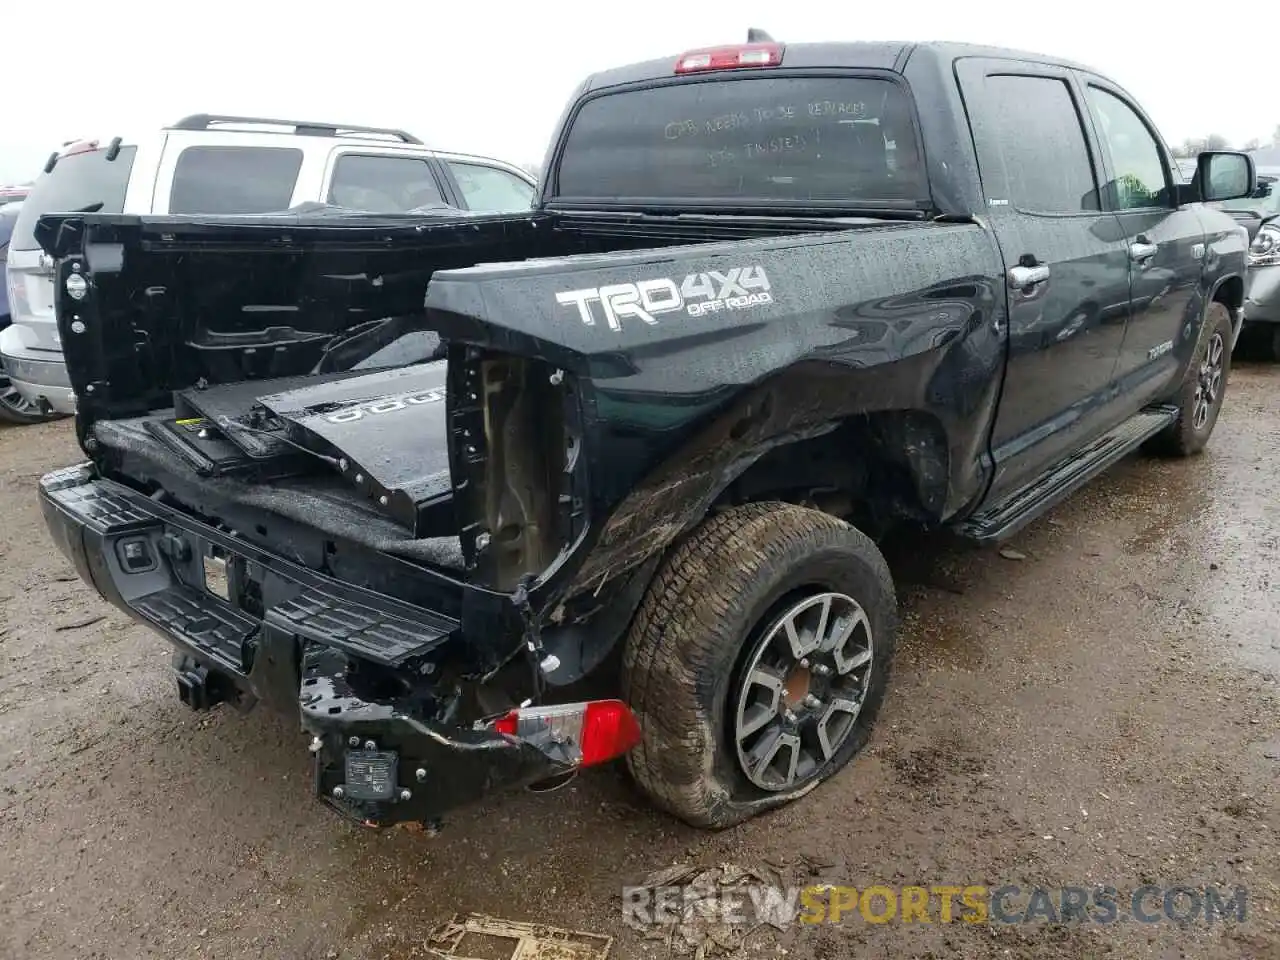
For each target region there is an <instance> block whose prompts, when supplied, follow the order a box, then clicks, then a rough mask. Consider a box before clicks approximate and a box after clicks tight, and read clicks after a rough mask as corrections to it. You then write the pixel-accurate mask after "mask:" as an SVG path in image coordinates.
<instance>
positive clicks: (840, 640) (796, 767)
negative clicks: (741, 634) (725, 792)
mask: <svg viewBox="0 0 1280 960" xmlns="http://www.w3.org/2000/svg"><path fill="white" fill-rule="evenodd" d="M872 657H873V643H872V636H871V623H870V621H869V620H868V618H867V614H866V611H864V610H863V609H862V606H861V605H860V604H859V603H858V602H857V601H856V600H854V599H853V598H852V597H850V596H847V595H846V594H843V593H818V594H813V595H810V596H808V597H806V598H805V599H803V600H800V601H798V602H796V603H794V604H792V605H791V606H789V607H788V608H787V609H785V610H784V611H783V612H782V613H781V615H780V616H778V617H777V618H776V619H775V620H773V621H772V623H771V624H770V626H769V627H768V629H767V630H765V632H764V634H763V636H762V638H761V639H760V641H759V642H758V643H757V644H756V646H755V648H754V649H753V650H752V651H751V654H750V656H749V658H748V660H747V664H746V668H745V670H744V671H743V674H742V677H743V679H742V683H741V685H740V687H739V690H738V696H737V700H736V702H735V705H734V718H735V719H734V730H733V735H734V741H735V743H736V745H737V754H738V764H739V766H740V767H741V769H742V772H743V773H744V774H745V775H746V777H747V779H748V780H750V781H751V782H752V783H753V784H755V785H756V786H757V787H759V788H760V789H762V790H768V791H774V792H776V791H782V790H794V789H796V788H798V787H801V786H803V785H805V784H806V783H808V782H809V781H811V780H813V779H814V778H815V777H817V776H818V774H819V773H820V772H821V771H822V769H823V768H824V767H825V766H826V764H827V763H828V762H829V761H830V760H831V759H832V758H833V757H835V756H836V754H837V753H838V752H839V750H840V748H841V746H842V745H843V744H844V743H845V741H846V740H847V739H848V737H849V735H850V734H851V733H852V732H853V729H854V725H855V723H856V722H857V719H858V714H859V712H860V711H861V710H862V705H863V702H864V701H865V699H866V696H867V688H868V686H869V685H870V682H871V665H872Z"/></svg>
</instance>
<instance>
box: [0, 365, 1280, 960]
mask: <svg viewBox="0 0 1280 960" xmlns="http://www.w3.org/2000/svg"><path fill="white" fill-rule="evenodd" d="M77 459H78V450H77V449H76V447H75V444H74V440H73V436H72V429H71V424H70V423H67V422H61V423H54V424H49V425H45V426H40V427H35V428H24V429H0V518H2V521H0V558H2V559H0V957H12V958H19V957H22V958H37V957H58V958H63V957H77V958H108V957H109V958H117V957H118V958H141V957H166V958H168V957H220V958H248V957H263V958H272V960H294V958H297V960H304V958H305V960H313V958H338V957H341V958H383V957H387V958H404V957H413V956H422V955H424V952H425V951H424V941H425V938H426V937H427V935H428V933H429V932H430V931H431V930H432V929H433V928H435V927H436V925H437V924H439V923H440V922H441V921H443V920H446V919H447V918H448V917H449V916H450V915H452V914H453V913H455V912H458V911H461V912H467V911H482V912H486V913H489V914H492V915H496V916H500V917H503V918H507V919H512V920H538V921H543V922H547V923H552V924H558V925H561V926H565V927H570V928H576V929H584V930H591V931H596V932H602V933H608V934H612V935H614V936H615V937H616V938H617V939H616V941H615V943H614V947H613V954H612V955H613V956H620V957H633V956H635V957H650V956H652V957H658V956H663V955H665V954H666V953H667V951H668V947H667V946H666V945H665V944H664V943H662V942H661V941H658V940H651V939H646V938H644V937H642V936H641V935H639V934H638V933H636V932H634V931H631V930H629V929H626V928H625V927H624V926H623V924H622V922H621V902H620V894H619V891H620V888H621V887H622V886H623V885H625V884H634V883H637V882H639V881H640V880H641V878H643V877H644V876H646V875H647V874H648V873H650V872H651V871H654V870H657V869H660V868H664V867H668V866H670V865H672V864H678V863H689V864H699V865H706V866H715V865H718V864H722V863H734V864H739V865H744V866H751V865H758V864H761V863H767V864H771V865H772V866H773V867H775V868H776V869H778V870H779V871H781V873H782V875H783V877H784V879H786V880H791V881H798V882H805V883H808V882H816V883H821V882H829V883H837V884H838V883H849V884H853V885H856V886H859V887H863V886H866V885H869V884H872V883H884V884H889V885H895V884H911V883H923V884H926V885H930V884H939V883H950V884H958V885H965V884H988V885H991V886H998V885H1000V884H1002V883H1012V884H1027V885H1030V884H1042V885H1046V886H1062V885H1082V886H1091V885H1094V884H1099V883H1102V884H1110V885H1112V886H1114V887H1116V888H1118V889H1120V890H1122V891H1124V890H1130V889H1133V888H1135V887H1138V886H1140V885H1141V884H1144V883H1157V884H1166V885H1168V884H1188V885H1191V886H1204V885H1206V884H1217V885H1220V886H1225V887H1228V888H1234V887H1235V886H1236V885H1243V886H1245V887H1247V888H1248V916H1247V919H1246V920H1245V922H1244V923H1222V922H1218V923H1214V924H1206V923H1204V922H1193V923H1191V924H1188V925H1181V926H1180V925H1178V924H1175V923H1171V922H1165V923H1158V924H1153V925H1143V924H1132V923H1130V924H1116V925H1100V924H1085V925H1055V924H1050V923H1044V922H1037V923H1035V924H1031V925H1026V926H1000V925H990V924H975V925H969V924H949V925H948V924H939V923H933V924H929V925H923V924H919V923H914V924H908V925H903V924H900V923H890V924H884V925H872V924H868V923H866V922H864V921H862V920H860V919H857V918H856V917H855V918H853V919H846V920H845V921H844V922H842V923H841V924H840V925H838V926H827V927H820V928H805V929H792V930H789V931H786V932H778V931H774V930H772V929H770V928H766V929H764V930H759V931H757V932H756V933H754V934H753V935H752V936H751V937H750V938H749V939H748V940H747V941H746V942H745V944H744V945H743V946H742V947H741V948H740V950H739V953H740V955H743V956H752V957H770V956H782V955H783V954H784V953H787V954H789V955H790V956H792V957H824V958H827V957H829V958H836V957H854V956H857V957H877V958H879V957H950V956H959V957H971V958H984V957H991V958H1008V957H1015V958H1018V957H1028V958H1066V957H1102V956H1107V957H1115V958H1130V957H1135V958H1136V957H1162V958H1163V957H1194V958H1249V960H1257V958H1264V957H1280V895H1278V894H1280V890H1278V886H1277V885H1278V884H1280V803H1278V802H1277V796H1276V786H1277V777H1278V776H1280V709H1278V705H1277V699H1278V694H1280V684H1278V683H1277V677H1278V675H1280V546H1278V543H1280V499H1278V497H1277V491H1278V490H1280V366H1275V365H1266V364H1241V365H1239V366H1237V368H1236V370H1235V371H1234V373H1233V376H1232V380H1231V386H1230V391H1229V393H1228V400H1227V406H1226V409H1225V411H1224V414H1223V417H1222V419H1221V421H1220V422H1219V424H1218V427H1217V433H1216V434H1215V436H1214V438H1213V442H1212V444H1211V446H1210V448H1209V450H1208V451H1207V452H1206V454H1205V455H1203V456H1202V457H1199V458H1196V459H1194V460H1191V461H1185V462H1172V461H1159V460H1152V459H1148V458H1144V457H1141V456H1138V457H1133V458H1131V459H1130V460H1128V461H1126V462H1124V463H1122V464H1121V465H1119V466H1118V467H1117V468H1116V469H1115V470H1114V471H1112V472H1111V474H1109V475H1108V476H1106V477H1104V478H1102V479H1101V480H1100V481H1098V482H1096V483H1095V484H1094V485H1093V486H1092V487H1091V488H1090V489H1088V490H1086V491H1084V492H1082V493H1081V494H1078V495H1077V496H1076V497H1074V498H1073V499H1072V500H1070V501H1069V502H1068V503H1066V504H1064V505H1063V506H1061V507H1059V508H1058V509H1057V510H1055V511H1054V512H1053V514H1052V515H1051V516H1050V517H1048V518H1046V519H1043V520H1041V521H1040V522H1038V523H1037V524H1035V525H1034V526H1033V527H1031V528H1029V529H1028V530H1027V531H1025V532H1024V533H1023V534H1021V535H1020V536H1019V537H1017V538H1016V540H1015V541H1014V542H1013V543H1012V544H1010V546H1011V547H1012V548H1013V550H1014V552H1013V553H1012V554H1010V555H1009V556H1004V555H1001V554H1000V553H999V552H998V551H996V550H994V549H992V550H973V549H969V548H965V547H960V546H954V545H946V544H943V543H938V542H932V541H931V542H929V543H926V544H920V543H912V544H907V545H905V546H901V545H900V546H899V548H898V549H896V550H895V551H893V556H892V557H891V559H892V561H893V564H894V568H895V576H896V578H897V579H898V581H899V591H900V597H901V600H902V605H903V610H904V615H905V625H904V636H903V639H902V642H901V645H900V654H899V659H898V662H897V667H896V676H895V679H894V682H893V684H892V686H891V688H890V692H889V696H888V699H887V702H886V706H885V710H884V712H883V713H882V715H881V719H880V722H879V725H878V726H877V728H876V731H875V733H874V735H873V738H872V742H871V745H870V747H869V748H868V749H867V751H865V753H864V754H863V755H862V756H860V757H859V758H858V759H857V760H856V761H855V762H854V763H853V764H852V765H851V767H850V768H849V769H847V770H846V771H844V772H843V774H842V775H840V776H839V777H838V778H837V779H835V780H834V781H832V782H831V783H829V784H827V785H825V786H823V787H822V788H820V789H819V790H818V791H816V792H814V793H813V794H811V795H810V796H809V797H808V798H807V799H805V800H804V801H802V802H801V803H799V804H796V805H793V806H792V807H790V808H787V809H784V810H782V811H779V812H776V813H774V814H772V815H768V816H765V817H762V818H759V819H757V820H755V821H753V822H751V823H749V824H747V825H745V826H743V827H741V828H739V829H736V830H733V831H730V832H725V833H720V834H714V835H711V834H704V833H699V832H697V831H694V830H692V829H688V828H685V827H683V826H682V825H679V824H677V823H674V822H672V821H671V820H668V819H666V818H664V817H662V816H659V815H657V814H655V813H653V812H651V811H649V810H648V809H647V808H646V806H645V805H644V803H643V801H642V800H641V799H639V798H638V797H637V796H636V795H635V794H634V792H633V790H632V788H631V787H630V786H629V785H628V782H627V780H626V779H625V776H624V775H623V774H622V773H621V772H620V771H619V770H617V769H605V770H600V771H594V772H591V773H589V774H587V775H584V776H582V777H581V778H579V780H577V781H576V782H575V783H573V784H572V785H571V786H569V787H567V788H565V789H564V790H561V791H560V792H557V793H555V794H551V795H541V796H536V795H532V794H525V793H521V794H517V795H511V796H504V797H499V798H495V799H493V800H492V801H491V802H489V803H487V804H486V805H484V806H482V807H480V808H476V809H470V810H467V811H465V812H464V813H462V814H460V815H458V816H456V817H454V818H453V819H452V820H450V821H448V822H447V823H446V825H445V830H444V832H443V833H442V834H441V835H440V836H438V837H434V838H433V837H428V836H426V835H424V834H422V833H414V832H409V831H406V830H392V831H387V832H384V833H371V832H367V831H363V830H361V829H360V828H356V827H352V826H348V825H346V824H344V823H342V822H339V821H338V820H337V819H335V818H334V817H333V816H332V815H330V814H329V813H327V812H326V811H325V810H324V809H322V808H321V807H320V806H319V805H318V804H316V803H315V802H314V801H313V800H312V799H311V798H310V797H309V795H308V788H309V779H308V754H307V752H306V749H305V740H304V739H303V737H302V736H301V734H300V733H299V732H298V730H297V728H296V722H295V723H290V722H289V721H288V720H287V719H285V718H279V717H275V716H272V715H270V714H268V713H266V712H264V711H254V712H252V713H249V714H247V715H241V714H238V713H235V712H232V711H229V710H225V709H219V710H217V711H215V712H213V713H210V714H203V715H202V714H196V713H192V712H190V711H189V710H187V708H185V707H184V706H182V705H181V704H180V703H179V702H178V699H177V697H176V695H175V693H174V684H173V681H172V679H171V677H170V674H169V668H168V651H167V647H166V646H165V644H164V643H163V642H162V641H161V640H160V639H159V638H158V637H156V636H155V635H154V634H152V633H151V632H149V631H148V630H147V629H146V628H143V627H140V626H136V625H134V624H132V623H131V622H130V621H129V619H128V618H127V617H125V616H124V615H123V614H121V613H119V612H116V611H114V610H113V609H112V608H110V607H107V606H106V605H104V604H103V603H101V602H100V601H99V600H98V599H97V597H96V596H95V595H94V594H93V593H92V592H91V591H90V590H89V589H88V588H87V587H85V586H84V585H83V584H81V583H80V582H79V581H78V580H77V579H76V578H75V577H74V575H73V573H72V571H71V569H70V567H69V566H68V564H67V563H65V562H64V560H63V558H62V557H61V556H60V555H59V554H58V553H57V552H56V551H55V549H54V548H53V547H52V545H51V544H50V542H49V540H48V539H47V537H46V535H45V530H44V525H43V523H42V521H41V518H40V513H39V510H38V508H37V506H36V501H35V495H34V484H35V482H36V480H37V478H38V477H39V476H40V474H41V473H42V472H44V471H46V470H49V469H50V468H53V467H57V466H61V465H64V464H67V463H70V462H73V461H75V460H77ZM1006 552H1007V551H1006ZM921 557H928V558H929V559H928V560H921Z"/></svg>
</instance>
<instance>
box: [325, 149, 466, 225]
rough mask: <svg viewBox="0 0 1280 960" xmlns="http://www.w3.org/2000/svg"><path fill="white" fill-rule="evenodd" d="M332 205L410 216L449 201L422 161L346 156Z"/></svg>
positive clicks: (339, 164) (337, 174)
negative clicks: (412, 211)
mask: <svg viewBox="0 0 1280 960" xmlns="http://www.w3.org/2000/svg"><path fill="white" fill-rule="evenodd" d="M329 202H330V203H332V204H336V205H338V206H340V207H347V208H349V209H351V210H364V211H367V212H368V213H408V212H409V211H410V210H415V209H417V208H418V207H434V206H441V205H443V204H444V202H445V201H444V198H443V197H441V196H440V188H439V187H438V186H437V185H436V178H435V175H434V174H433V173H432V172H431V164H430V163H428V162H427V161H426V160H425V159H423V158H422V157H390V156H386V155H383V156H378V155H375V154H357V153H345V154H343V155H342V156H340V157H339V158H338V162H337V164H336V165H335V166H334V168H333V182H332V183H331V184H330V185H329Z"/></svg>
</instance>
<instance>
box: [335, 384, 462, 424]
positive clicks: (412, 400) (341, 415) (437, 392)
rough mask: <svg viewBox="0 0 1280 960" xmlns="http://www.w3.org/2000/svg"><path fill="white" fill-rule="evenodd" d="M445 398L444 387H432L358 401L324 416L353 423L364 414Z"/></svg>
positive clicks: (435, 401) (340, 421)
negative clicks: (367, 401) (415, 391)
mask: <svg viewBox="0 0 1280 960" xmlns="http://www.w3.org/2000/svg"><path fill="white" fill-rule="evenodd" d="M444 398H445V390H444V387H433V388H432V389H430V390H423V391H422V392H421V393H406V394H403V395H402V396H398V397H394V396H393V397H383V398H381V399H379V400H374V401H372V402H370V403H360V404H355V405H353V406H350V407H347V408H346V409H345V410H341V411H339V412H337V413H331V414H329V415H328V416H326V417H325V419H326V420H328V421H329V422H330V423H353V422H354V421H356V420H362V419H364V417H365V416H366V415H371V414H379V413H391V412H392V411H395V410H403V409H404V408H405V407H418V406H422V405H423V404H425V403H439V402H440V401H441V400H443V399H444Z"/></svg>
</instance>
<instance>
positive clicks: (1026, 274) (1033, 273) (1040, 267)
mask: <svg viewBox="0 0 1280 960" xmlns="http://www.w3.org/2000/svg"><path fill="white" fill-rule="evenodd" d="M1048 279H1049V267H1048V265H1047V264H1043V263H1041V264H1037V265H1036V266H1034V267H1010V268H1009V286H1010V287H1012V288H1013V289H1014V290H1025V289H1027V287H1034V286H1035V285H1036V284H1037V283H1044V282H1045V281H1046V280H1048Z"/></svg>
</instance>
